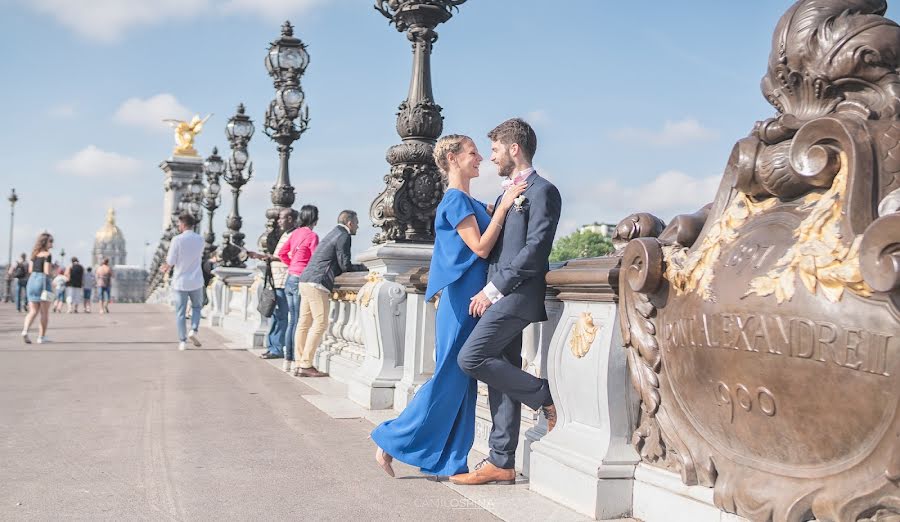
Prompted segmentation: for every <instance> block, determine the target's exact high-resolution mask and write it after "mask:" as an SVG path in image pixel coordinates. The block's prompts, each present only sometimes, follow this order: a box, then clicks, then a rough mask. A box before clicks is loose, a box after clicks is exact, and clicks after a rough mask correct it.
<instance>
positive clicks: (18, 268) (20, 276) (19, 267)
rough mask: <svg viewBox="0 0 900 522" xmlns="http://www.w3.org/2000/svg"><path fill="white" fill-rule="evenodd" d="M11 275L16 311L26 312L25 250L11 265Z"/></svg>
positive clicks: (26, 257) (26, 264) (26, 268)
mask: <svg viewBox="0 0 900 522" xmlns="http://www.w3.org/2000/svg"><path fill="white" fill-rule="evenodd" d="M12 276H13V282H12V284H13V287H14V288H15V292H16V298H15V300H16V311H17V312H28V299H27V298H26V293H25V288H26V287H27V286H28V256H27V255H26V254H25V252H22V255H21V256H20V257H19V260H18V261H17V262H16V264H15V266H13V267H12Z"/></svg>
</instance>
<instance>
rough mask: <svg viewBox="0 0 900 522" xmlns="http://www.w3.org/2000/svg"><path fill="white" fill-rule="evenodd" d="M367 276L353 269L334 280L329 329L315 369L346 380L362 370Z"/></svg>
mask: <svg viewBox="0 0 900 522" xmlns="http://www.w3.org/2000/svg"><path fill="white" fill-rule="evenodd" d="M367 276H368V274H367V273H366V272H350V273H347V274H342V275H341V276H339V277H338V278H337V279H336V280H335V287H334V292H333V293H332V295H331V308H330V310H329V318H328V328H327V329H326V330H325V335H324V336H323V337H322V344H321V345H320V346H319V348H318V350H317V351H316V357H315V360H314V361H313V364H314V365H315V366H316V368H318V369H319V370H321V371H323V372H327V373H328V374H330V375H331V377H332V378H334V379H336V380H338V381H341V382H344V383H346V382H347V381H348V380H350V378H351V376H352V374H353V373H355V372H356V371H358V370H359V367H360V365H361V364H362V361H363V359H364V358H365V353H366V350H365V344H364V342H365V339H364V336H363V330H362V321H361V320H360V314H361V311H360V310H361V308H362V306H361V305H360V290H361V289H362V288H363V286H365V284H366V282H367V281H366V277H367Z"/></svg>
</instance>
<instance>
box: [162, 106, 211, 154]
mask: <svg viewBox="0 0 900 522" xmlns="http://www.w3.org/2000/svg"><path fill="white" fill-rule="evenodd" d="M210 116H212V114H210V115H208V116H207V117H205V118H203V119H202V120H201V119H200V116H199V115H197V114H195V115H194V117H193V118H191V120H190V121H183V120H175V119H166V120H163V121H164V122H166V123H168V124H169V126H170V127H172V128H173V129H175V149H173V150H172V154H174V155H176V156H189V157H197V156H198V154H197V149H195V148H194V138H196V137H197V135H198V134H200V131H202V130H203V124H204V123H206V120H208V119H209V118H210Z"/></svg>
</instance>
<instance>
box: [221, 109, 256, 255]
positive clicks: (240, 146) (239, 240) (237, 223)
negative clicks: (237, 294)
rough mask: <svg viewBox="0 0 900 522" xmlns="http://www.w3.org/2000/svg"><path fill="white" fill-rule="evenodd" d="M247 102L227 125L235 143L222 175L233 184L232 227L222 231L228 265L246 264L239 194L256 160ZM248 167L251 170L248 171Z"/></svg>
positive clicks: (227, 132)
mask: <svg viewBox="0 0 900 522" xmlns="http://www.w3.org/2000/svg"><path fill="white" fill-rule="evenodd" d="M244 111H245V109H244V104H243V103H242V104H240V105H238V108H237V114H235V115H234V116H232V117H231V118H229V120H228V124H226V125H225V135H226V136H227V137H228V141H229V142H230V143H231V157H230V158H229V159H228V163H227V166H226V168H225V172H224V173H223V174H222V179H224V180H225V183H228V184H229V185H230V186H231V194H232V196H233V198H232V200H231V213H230V214H229V215H228V218H227V219H226V220H225V224H226V226H227V227H228V230H227V231H226V232H224V233H223V234H222V238H223V239H224V241H223V242H222V249H221V255H220V256H219V257H220V258H221V259H222V265H223V266H227V267H238V268H244V266H245V265H244V259H246V257H245V256H246V250H245V249H244V233H243V232H241V226H242V225H243V224H244V222H243V220H242V219H241V214H240V212H239V211H238V197H239V196H240V195H241V187H243V186H244V185H246V184H247V183H248V182H249V181H250V178H251V177H253V163H248V159H249V156H248V155H247V144H248V143H250V138H251V137H252V136H253V131H254V127H253V122H252V121H251V120H250V117H249V116H247V115H246V114H244ZM244 167H247V174H246V175H245V174H244Z"/></svg>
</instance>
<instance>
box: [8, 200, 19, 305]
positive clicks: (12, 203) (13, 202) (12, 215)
mask: <svg viewBox="0 0 900 522" xmlns="http://www.w3.org/2000/svg"><path fill="white" fill-rule="evenodd" d="M6 201H9V255H8V256H7V261H6V269H7V271H8V270H9V269H10V268H12V250H13V222H14V221H15V218H16V201H19V196H17V195H16V189H12V192H10V194H9V197H8V198H6ZM10 301H12V279H11V278H10V277H9V274H7V278H6V302H7V303H8V302H10Z"/></svg>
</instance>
